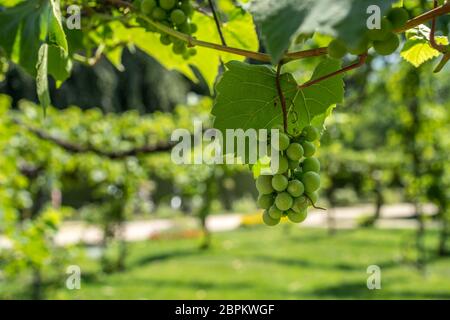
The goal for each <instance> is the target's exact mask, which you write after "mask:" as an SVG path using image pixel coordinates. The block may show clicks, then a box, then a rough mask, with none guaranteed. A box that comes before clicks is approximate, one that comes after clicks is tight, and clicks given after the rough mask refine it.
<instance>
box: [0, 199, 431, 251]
mask: <svg viewBox="0 0 450 320" xmlns="http://www.w3.org/2000/svg"><path fill="white" fill-rule="evenodd" d="M423 209H424V213H425V214H433V212H434V211H435V209H434V207H433V206H432V205H426V206H424V208H423ZM372 212H373V206H372V205H360V206H354V207H339V208H333V209H329V210H328V211H319V210H312V211H311V213H310V214H309V216H308V218H307V220H306V221H305V222H304V223H303V224H302V225H301V226H302V227H310V228H326V227H327V223H328V217H329V216H330V215H331V216H333V217H334V219H335V226H336V228H354V227H356V226H357V224H358V221H359V220H360V219H361V218H362V217H364V216H368V215H371V214H372ZM413 214H414V207H413V206H412V205H410V204H406V203H401V204H395V205H386V206H384V207H383V208H382V211H381V219H380V220H379V221H377V224H376V227H379V228H401V229H405V228H415V227H416V221H415V220H414V219H411V217H412V216H413ZM242 216H243V215H241V214H224V215H213V216H210V217H209V218H208V222H207V223H208V227H209V229H210V230H211V231H212V232H223V231H229V230H234V229H236V228H238V227H239V226H240V225H241V221H242ZM192 222H193V224H195V223H196V221H195V219H194V218H193V221H192ZM174 226H175V223H174V222H173V221H172V220H169V219H158V220H141V221H130V222H127V223H126V227H125V234H124V237H125V239H126V240H127V241H142V240H147V239H149V238H150V237H151V236H153V235H155V234H158V233H160V232H164V231H166V230H169V229H171V228H173V227H174ZM101 238H102V232H101V230H100V229H99V228H97V227H93V226H90V225H87V224H86V223H84V222H82V221H79V222H73V221H69V222H65V223H63V225H62V227H61V228H60V230H59V232H58V234H57V236H56V239H55V241H56V244H57V245H68V244H76V243H80V242H83V243H87V244H97V243H99V242H100V240H101ZM8 246H9V242H8V241H7V239H5V238H4V237H3V238H2V237H0V248H2V247H8Z"/></svg>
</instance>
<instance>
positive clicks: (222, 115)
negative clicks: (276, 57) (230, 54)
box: [212, 59, 344, 134]
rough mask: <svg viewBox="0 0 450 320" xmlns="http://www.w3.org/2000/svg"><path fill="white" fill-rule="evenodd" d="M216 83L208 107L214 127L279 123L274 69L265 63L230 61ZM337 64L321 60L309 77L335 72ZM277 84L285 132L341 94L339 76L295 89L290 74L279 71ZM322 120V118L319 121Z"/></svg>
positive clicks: (297, 128)
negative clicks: (284, 108) (286, 124)
mask: <svg viewBox="0 0 450 320" xmlns="http://www.w3.org/2000/svg"><path fill="white" fill-rule="evenodd" d="M226 66H227V71H226V72H225V73H224V74H223V76H222V78H221V79H220V81H219V83H218V84H217V87H216V89H217V98H216V101H215V104H214V107H213V110H212V114H213V115H214V116H215V120H214V127H215V128H217V129H219V130H221V131H222V132H225V130H226V129H244V130H246V129H249V128H255V129H263V128H271V127H273V126H274V125H277V124H281V123H282V112H281V105H280V100H279V96H278V91H277V87H276V72H275V70H273V68H271V67H269V66H258V65H249V64H245V63H242V62H237V61H232V62H229V63H227V65H226ZM339 68H340V63H339V62H338V61H334V60H329V59H327V60H324V61H322V62H321V63H320V64H319V65H318V66H317V68H316V70H315V72H314V74H313V77H312V79H316V78H319V77H321V76H323V75H325V74H328V73H330V72H333V71H336V70H337V69H339ZM280 81H281V87H282V90H283V92H284V96H285V98H286V101H287V105H288V112H289V113H288V121H289V132H290V133H292V134H296V133H298V132H300V131H301V129H303V127H305V126H306V125H308V124H310V123H312V122H313V120H314V119H316V118H318V117H319V116H322V115H324V114H327V112H329V110H330V109H329V108H330V107H331V106H332V105H334V104H336V103H339V102H341V101H342V100H343V97H344V84H343V81H342V75H338V76H335V77H333V78H330V79H328V80H325V81H322V82H320V83H318V84H315V85H312V86H310V87H307V88H305V89H298V84H297V83H296V81H295V79H294V77H293V76H292V75H291V74H283V75H282V76H281V78H280ZM322 122H323V120H322Z"/></svg>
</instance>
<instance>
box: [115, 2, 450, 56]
mask: <svg viewBox="0 0 450 320" xmlns="http://www.w3.org/2000/svg"><path fill="white" fill-rule="evenodd" d="M109 1H114V0H109ZM127 7H129V8H133V7H132V5H128V6H127ZM447 13H450V3H449V2H446V3H444V4H443V5H441V6H439V7H437V8H435V9H432V10H430V11H427V12H425V13H423V14H422V15H420V16H417V17H415V18H413V19H411V20H409V21H408V22H407V23H406V24H405V26H404V27H402V28H399V29H396V30H395V32H396V33H403V32H405V31H406V30H409V29H412V28H414V27H417V26H418V25H420V24H423V23H425V22H427V21H429V20H432V19H433V18H436V17H439V16H442V15H445V14H447ZM139 17H140V18H142V19H143V20H145V21H146V22H148V23H149V24H151V25H152V26H153V27H155V28H156V29H158V30H160V31H162V32H164V33H167V34H169V35H171V36H173V37H175V38H178V39H180V40H182V41H185V42H187V43H188V44H189V45H190V46H199V47H205V48H210V49H214V50H217V51H223V52H228V53H233V54H236V55H240V56H244V57H247V58H250V59H254V60H258V61H261V62H269V63H270V62H272V58H271V56H270V55H268V54H266V53H260V52H255V51H250V50H244V49H238V48H233V47H229V46H225V45H220V44H216V43H211V42H207V41H201V40H197V39H196V38H194V37H191V36H189V35H187V34H184V33H181V32H178V31H176V30H173V29H171V28H169V27H167V26H165V25H163V24H161V23H159V22H156V21H153V20H151V19H149V18H148V17H147V16H145V15H142V14H140V15H139ZM327 53H328V48H326V47H321V48H315V49H309V50H304V51H297V52H290V53H286V54H285V56H284V57H283V58H282V61H283V62H288V61H292V60H298V59H303V58H309V57H317V56H322V55H326V54H327Z"/></svg>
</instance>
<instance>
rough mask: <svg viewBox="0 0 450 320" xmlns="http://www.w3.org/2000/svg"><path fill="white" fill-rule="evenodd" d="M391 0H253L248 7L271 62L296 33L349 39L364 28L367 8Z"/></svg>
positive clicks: (385, 4) (385, 5)
mask: <svg viewBox="0 0 450 320" xmlns="http://www.w3.org/2000/svg"><path fill="white" fill-rule="evenodd" d="M393 2H394V0H341V1H335V0H277V1H273V0H257V1H256V0H255V1H253V2H252V5H251V11H252V13H253V15H254V17H255V21H256V23H257V25H258V26H259V27H260V29H261V33H262V36H263V40H264V42H265V44H266V47H267V50H268V52H269V53H270V55H271V56H272V58H273V61H274V62H278V61H279V60H280V59H281V57H282V56H283V54H284V52H285V51H286V50H287V49H288V48H289V45H290V43H291V40H292V39H293V37H294V36H295V35H297V34H308V33H311V32H321V33H325V34H329V35H332V36H339V37H340V38H342V39H344V40H346V41H348V42H352V41H355V42H356V41H358V40H359V39H360V37H361V35H362V34H364V32H365V31H366V30H367V23H366V22H367V19H368V17H369V15H368V14H367V8H368V7H369V6H371V5H377V6H378V7H379V8H380V9H381V11H382V12H384V11H386V9H387V8H389V7H390V6H391V4H392V3H393Z"/></svg>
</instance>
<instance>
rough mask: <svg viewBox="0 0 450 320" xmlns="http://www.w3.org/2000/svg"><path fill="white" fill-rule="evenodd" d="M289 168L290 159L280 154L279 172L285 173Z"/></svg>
mask: <svg viewBox="0 0 450 320" xmlns="http://www.w3.org/2000/svg"><path fill="white" fill-rule="evenodd" d="M288 169H289V161H288V159H286V158H285V157H282V156H280V159H279V163H278V170H277V172H276V173H277V174H283V173H285V172H286V171H288Z"/></svg>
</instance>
